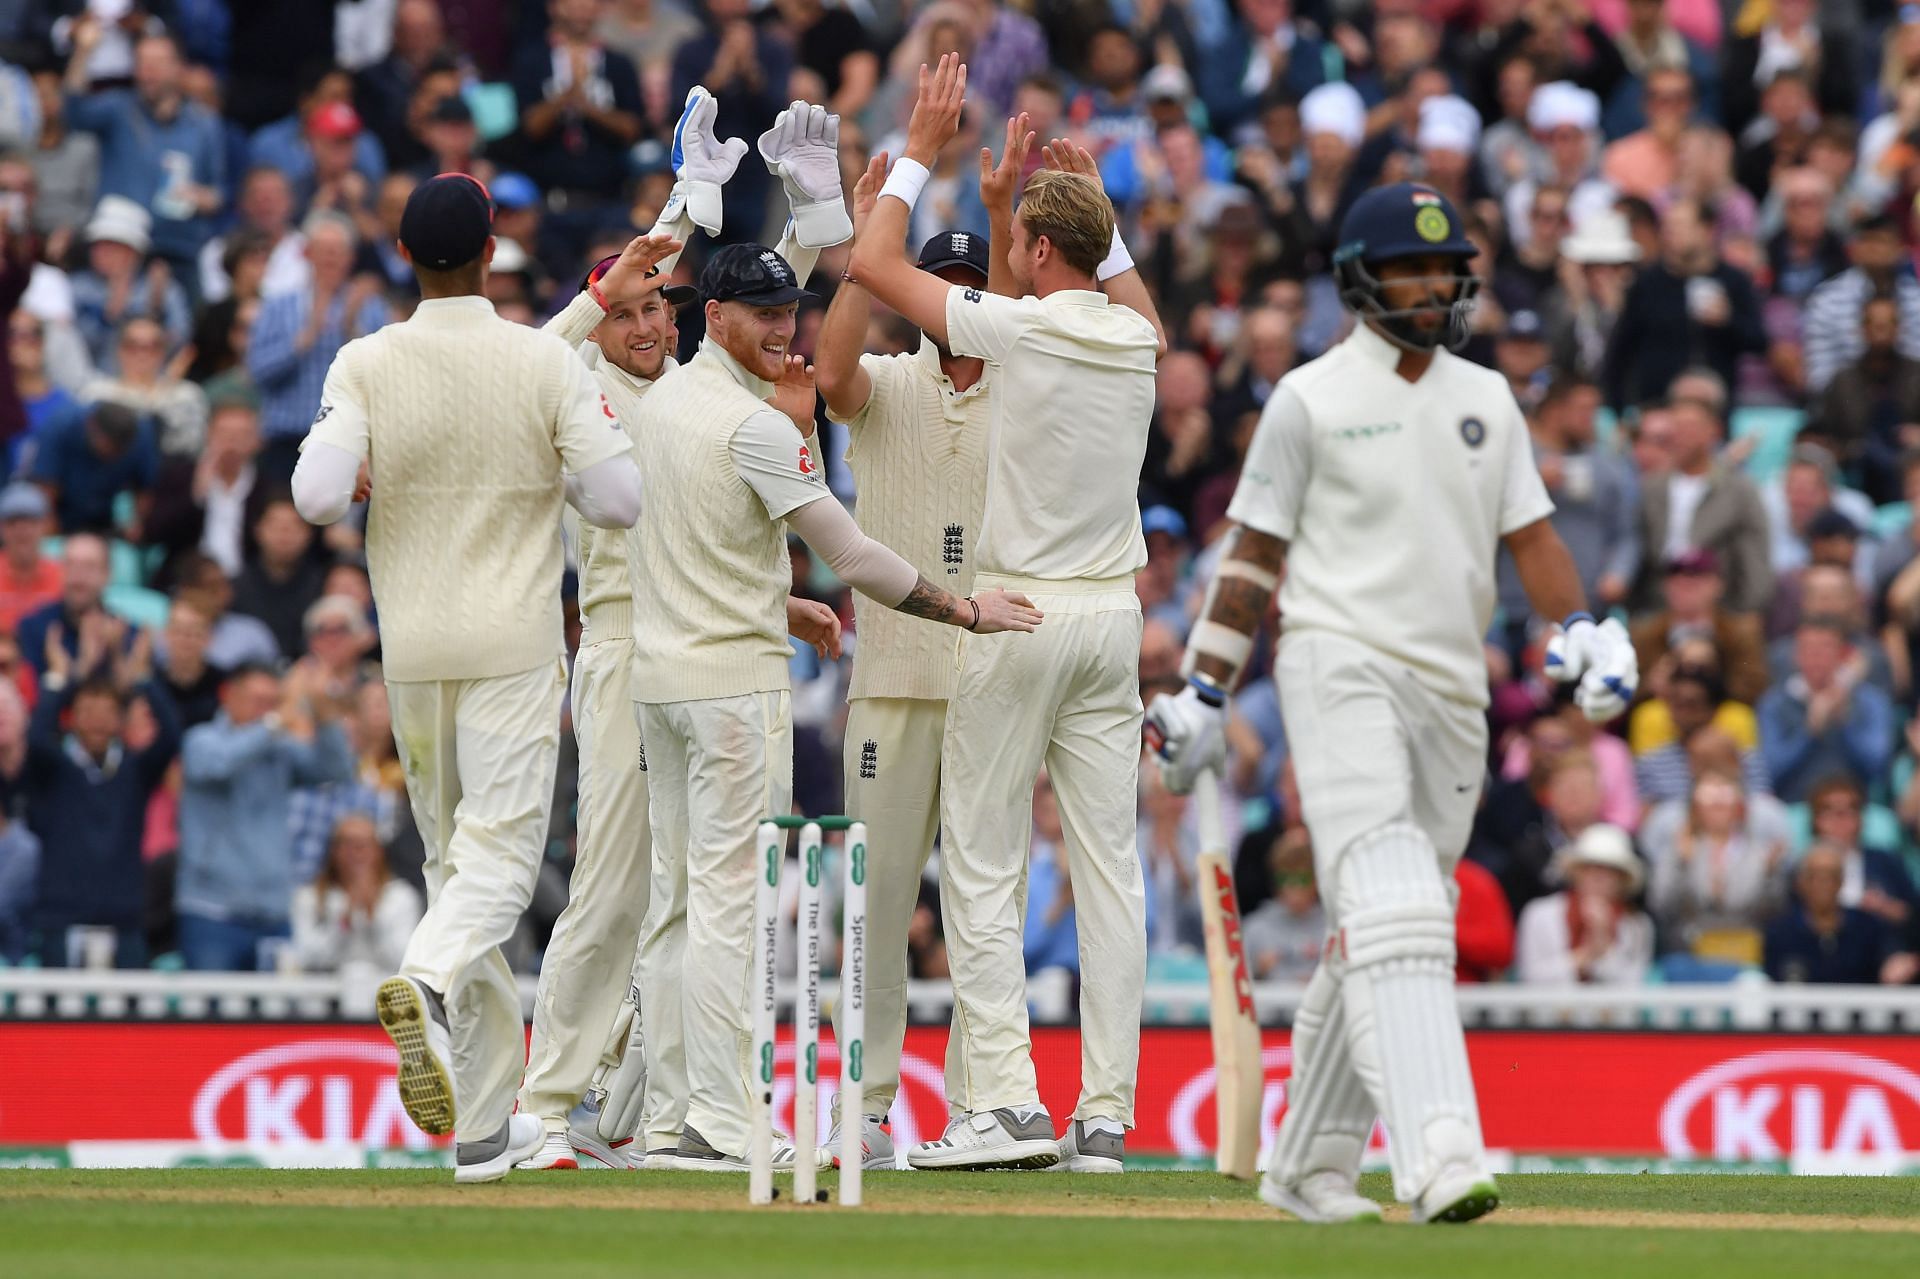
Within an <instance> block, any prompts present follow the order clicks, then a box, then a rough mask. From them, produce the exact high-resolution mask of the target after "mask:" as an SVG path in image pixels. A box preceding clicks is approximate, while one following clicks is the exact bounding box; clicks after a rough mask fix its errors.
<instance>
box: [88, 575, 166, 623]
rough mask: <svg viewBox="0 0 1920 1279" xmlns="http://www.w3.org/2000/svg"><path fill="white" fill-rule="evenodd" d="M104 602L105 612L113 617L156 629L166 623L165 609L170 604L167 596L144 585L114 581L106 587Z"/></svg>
mask: <svg viewBox="0 0 1920 1279" xmlns="http://www.w3.org/2000/svg"><path fill="white" fill-rule="evenodd" d="M104 602H105V603H106V606H107V612H109V613H112V614H113V615H114V616H115V617H119V618H124V619H125V620H126V621H127V622H129V623H130V624H132V625H134V626H139V627H147V628H151V629H154V630H158V629H159V628H160V627H162V626H165V625H166V624H167V609H168V608H169V607H170V605H169V602H168V600H167V597H166V596H164V595H162V594H161V593H160V592H159V591H150V590H148V589H147V588H146V587H144V586H122V585H120V584H119V583H115V584H113V585H111V586H109V587H107V593H106V596H105V597H104Z"/></svg>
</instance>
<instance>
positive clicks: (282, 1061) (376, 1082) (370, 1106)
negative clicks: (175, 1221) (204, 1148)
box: [193, 1039, 431, 1150]
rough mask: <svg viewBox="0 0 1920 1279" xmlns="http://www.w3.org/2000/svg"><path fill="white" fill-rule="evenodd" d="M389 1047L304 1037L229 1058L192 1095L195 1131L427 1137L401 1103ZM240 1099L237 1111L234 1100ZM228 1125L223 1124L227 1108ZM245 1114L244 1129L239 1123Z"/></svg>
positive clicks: (390, 1140) (417, 1141) (387, 1140)
mask: <svg viewBox="0 0 1920 1279" xmlns="http://www.w3.org/2000/svg"><path fill="white" fill-rule="evenodd" d="M394 1069H395V1062H394V1055H393V1048H392V1047H391V1046H390V1045H388V1044H383V1043H371V1042H364V1043H363V1042H359V1041H355V1040H340V1039H301V1040H294V1041H292V1042H290V1043H284V1044H274V1045H273V1046H271V1047H268V1048H262V1049H259V1050H257V1051H255V1052H250V1053H248V1054H247V1055H246V1056H244V1057H239V1058H236V1059H234V1060H233V1061H230V1062H228V1063H227V1064H226V1065H224V1066H222V1067H221V1068H220V1069H219V1070H217V1071H215V1072H214V1073H213V1076H212V1077H211V1078H209V1079H208V1080H207V1082H206V1083H204V1084H202V1085H201V1086H200V1091H199V1092H198V1093H197V1094H195V1096H194V1099H193V1133H194V1136H195V1137H196V1138H198V1139H199V1140H200V1141H203V1142H210V1143H223V1142H234V1141H241V1142H245V1143H247V1144H248V1145H257V1146H279V1145H311V1144H324V1145H329V1146H354V1145H358V1146H364V1147H367V1148H369V1149H374V1150H384V1149H391V1148H394V1147H399V1146H404V1147H406V1148H407V1149H409V1150H424V1149H426V1148H427V1146H428V1145H429V1144H431V1143H430V1141H429V1139H428V1137H427V1135H426V1134H425V1133H423V1132H421V1131H420V1129H419V1128H417V1127H415V1126H414V1123H413V1121H412V1120H410V1119H408V1118H407V1115H406V1111H405V1110H403V1109H402V1108H401V1105H400V1090H399V1086H398V1084H397V1083H396V1081H395V1079H394ZM236 1096H237V1098H238V1107H239V1109H238V1114H237V1115H235V1114H234V1103H233V1102H232V1101H230V1098H233V1097H236ZM223 1110H224V1111H226V1112H227V1114H226V1118H227V1120H228V1122H227V1123H225V1124H223V1123H222V1111H223ZM236 1118H237V1119H238V1120H239V1123H238V1128H239V1131H237V1132H236V1131H233V1130H232V1129H233V1127H234V1124H233V1123H232V1121H233V1120H234V1119H236Z"/></svg>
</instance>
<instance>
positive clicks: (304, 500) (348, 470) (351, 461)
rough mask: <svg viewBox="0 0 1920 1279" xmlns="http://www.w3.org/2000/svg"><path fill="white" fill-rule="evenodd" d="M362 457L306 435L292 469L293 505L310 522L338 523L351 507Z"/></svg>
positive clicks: (336, 445)
mask: <svg viewBox="0 0 1920 1279" xmlns="http://www.w3.org/2000/svg"><path fill="white" fill-rule="evenodd" d="M360 461H361V456H360V454H357V453H349V452H347V451H346V450H345V449H343V448H341V447H340V446H339V445H338V444H329V443H327V442H326V441H325V440H316V439H314V438H313V437H312V436H308V437H307V442H306V444H304V445H303V446H302V447H301V449H300V461H299V463H298V464H297V465H296V466H295V467H294V468H293V507H294V509H295V510H296V511H299V512H300V518H301V519H303V520H305V521H306V522H307V523H309V524H337V523H339V522H340V521H341V520H342V519H344V518H346V514H347V511H348V510H350V509H351V508H352V506H353V490H354V485H355V483H356V482H357V481H358V480H359V478H360Z"/></svg>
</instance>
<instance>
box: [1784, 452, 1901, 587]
mask: <svg viewBox="0 0 1920 1279" xmlns="http://www.w3.org/2000/svg"><path fill="white" fill-rule="evenodd" d="M1760 500H1761V502H1762V503H1764V504H1765V506H1766V509H1767V525H1768V527H1769V528H1770V529H1772V531H1773V539H1772V546H1771V549H1770V551H1769V553H1768V559H1769V561H1770V562H1771V564H1772V566H1773V572H1774V577H1775V583H1774V589H1775V595H1776V599H1777V597H1778V595H1779V594H1780V593H1781V592H1782V591H1783V590H1786V589H1787V586H1788V584H1787V582H1786V581H1784V580H1782V579H1784V578H1785V577H1786V576H1787V575H1788V574H1791V573H1794V572H1796V571H1797V570H1799V569H1802V568H1805V567H1806V566H1807V564H1808V563H1809V562H1811V560H1812V558H1813V556H1812V554H1811V550H1812V543H1813V542H1815V541H1817V540H1819V537H1820V536H1821V535H1822V534H1817V533H1816V532H1815V530H1814V527H1813V525H1814V521H1815V520H1816V518H1818V517H1819V516H1820V515H1822V514H1823V513H1826V512H1829V511H1831V512H1834V513H1837V514H1838V515H1839V516H1840V517H1841V518H1843V519H1845V520H1846V521H1848V526H1849V527H1851V528H1853V529H1854V530H1856V531H1857V530H1859V529H1861V528H1865V527H1868V526H1870V525H1871V524H1872V523H1873V518H1874V517H1873V503H1872V502H1871V501H1869V500H1868V499H1867V497H1866V495H1865V494H1863V493H1859V492H1856V491H1855V490H1853V489H1850V488H1847V487H1845V485H1844V484H1843V483H1842V482H1841V478H1840V472H1839V467H1838V466H1837V465H1836V464H1835V461H1834V456H1833V454H1832V452H1830V451H1829V450H1828V449H1827V448H1825V447H1824V446H1822V445H1820V444H1817V443H1813V442H1811V441H1802V442H1800V443H1798V444H1796V445H1795V446H1794V449H1793V453H1792V454H1791V456H1789V458H1788V459H1787V466H1786V469H1785V470H1784V471H1782V472H1781V475H1780V478H1779V480H1778V481H1776V482H1775V483H1772V484H1768V485H1767V486H1766V487H1765V488H1763V489H1761V490H1760ZM1832 528H1833V525H1832V522H1831V521H1828V522H1827V523H1826V524H1825V525H1824V526H1823V529H1825V530H1827V532H1826V534H1825V535H1829V536H1830V535H1831V532H1830V530H1831V529H1832ZM1845 567H1848V568H1851V567H1852V560H1851V559H1849V560H1848V561H1847V562H1846V565H1845Z"/></svg>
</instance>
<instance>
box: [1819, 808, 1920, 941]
mask: <svg viewBox="0 0 1920 1279" xmlns="http://www.w3.org/2000/svg"><path fill="white" fill-rule="evenodd" d="M1866 803H1867V796H1866V792H1865V791H1864V790H1862V789H1861V787H1860V784H1859V783H1858V782H1856V781H1854V780H1853V779H1852V778H1851V777H1847V776H1843V775H1836V776H1832V777H1826V778H1822V779H1821V780H1820V781H1818V782H1816V783H1815V784H1814V787H1813V789H1812V791H1810V792H1809V793H1808V795H1807V807H1808V808H1809V809H1810V810H1811V811H1812V816H1813V837H1814V838H1815V839H1816V840H1818V841H1819V842H1820V843H1822V844H1824V845H1826V846H1827V847H1828V848H1830V849H1833V850H1834V851H1836V852H1838V853H1839V854H1840V856H1841V858H1842V869H1843V871H1844V874H1843V876H1842V880H1841V885H1840V904H1841V905H1843V906H1846V907H1848V908H1850V909H1851V908H1856V907H1857V908H1858V909H1860V910H1864V911H1866V912H1867V913H1868V914H1869V915H1872V916H1873V917H1874V918H1876V919H1879V920H1880V921H1882V922H1883V923H1885V924H1886V925H1887V927H1888V928H1890V929H1892V930H1894V931H1895V932H1896V933H1897V932H1899V931H1901V930H1903V929H1904V928H1905V927H1906V925H1907V922H1908V921H1909V920H1910V919H1912V918H1913V917H1914V914H1915V911H1916V908H1920V890H1916V888H1915V887H1914V883H1913V877H1912V876H1910V875H1909V874H1908V873H1907V866H1906V862H1905V861H1904V860H1903V859H1902V858H1901V856H1900V853H1899V850H1898V849H1897V848H1895V849H1884V848H1862V847H1861V846H1860V837H1861V832H1862V830H1863V829H1864V828H1865V821H1864V815H1865V812H1866Z"/></svg>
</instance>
